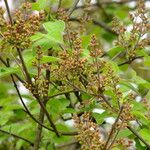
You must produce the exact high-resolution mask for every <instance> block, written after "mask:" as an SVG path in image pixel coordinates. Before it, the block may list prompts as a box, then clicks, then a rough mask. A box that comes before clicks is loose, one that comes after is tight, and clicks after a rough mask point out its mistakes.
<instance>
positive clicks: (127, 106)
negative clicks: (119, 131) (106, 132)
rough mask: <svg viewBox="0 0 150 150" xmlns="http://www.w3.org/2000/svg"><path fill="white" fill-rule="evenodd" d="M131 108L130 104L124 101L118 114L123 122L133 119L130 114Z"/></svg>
mask: <svg viewBox="0 0 150 150" xmlns="http://www.w3.org/2000/svg"><path fill="white" fill-rule="evenodd" d="M131 110H132V106H131V104H130V103H129V102H125V104H124V108H123V111H122V114H121V115H120V118H121V119H122V120H123V122H124V123H128V122H129V121H132V120H134V116H133V115H132V113H131Z"/></svg>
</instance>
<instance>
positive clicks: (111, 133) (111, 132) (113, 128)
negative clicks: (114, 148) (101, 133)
mask: <svg viewBox="0 0 150 150" xmlns="http://www.w3.org/2000/svg"><path fill="white" fill-rule="evenodd" d="M122 111H123V106H121V107H120V111H119V114H118V116H117V118H116V120H115V122H114V124H113V125H112V128H111V131H110V134H109V136H108V139H107V140H106V143H105V146H104V150H106V149H107V145H108V143H109V141H110V139H111V136H112V135H113V132H114V130H115V128H116V124H117V123H118V121H119V119H120V115H121V113H122Z"/></svg>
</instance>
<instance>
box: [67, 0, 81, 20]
mask: <svg viewBox="0 0 150 150" xmlns="http://www.w3.org/2000/svg"><path fill="white" fill-rule="evenodd" d="M79 1H80V0H75V2H74V5H73V7H71V8H70V9H69V14H68V16H69V17H70V16H71V14H72V13H73V12H74V10H75V9H76V6H77V5H78V3H79Z"/></svg>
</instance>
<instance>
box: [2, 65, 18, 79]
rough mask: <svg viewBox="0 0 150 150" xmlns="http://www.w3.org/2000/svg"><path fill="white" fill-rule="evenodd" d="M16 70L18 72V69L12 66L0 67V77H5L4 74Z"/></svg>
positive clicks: (6, 74)
mask: <svg viewBox="0 0 150 150" xmlns="http://www.w3.org/2000/svg"><path fill="white" fill-rule="evenodd" d="M17 72H19V69H17V68H13V67H9V68H0V78H1V77H6V76H8V75H10V74H13V73H17Z"/></svg>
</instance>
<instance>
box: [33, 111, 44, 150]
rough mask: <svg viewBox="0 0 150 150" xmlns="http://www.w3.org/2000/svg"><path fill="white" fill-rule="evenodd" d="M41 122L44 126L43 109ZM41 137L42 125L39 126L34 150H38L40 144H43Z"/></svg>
mask: <svg viewBox="0 0 150 150" xmlns="http://www.w3.org/2000/svg"><path fill="white" fill-rule="evenodd" d="M39 122H40V123H41V124H43V122H44V112H43V109H40V115H39ZM41 135H42V126H41V125H40V124H38V127H37V131H36V138H35V142H34V148H33V150H38V149H39V147H40V143H41Z"/></svg>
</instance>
